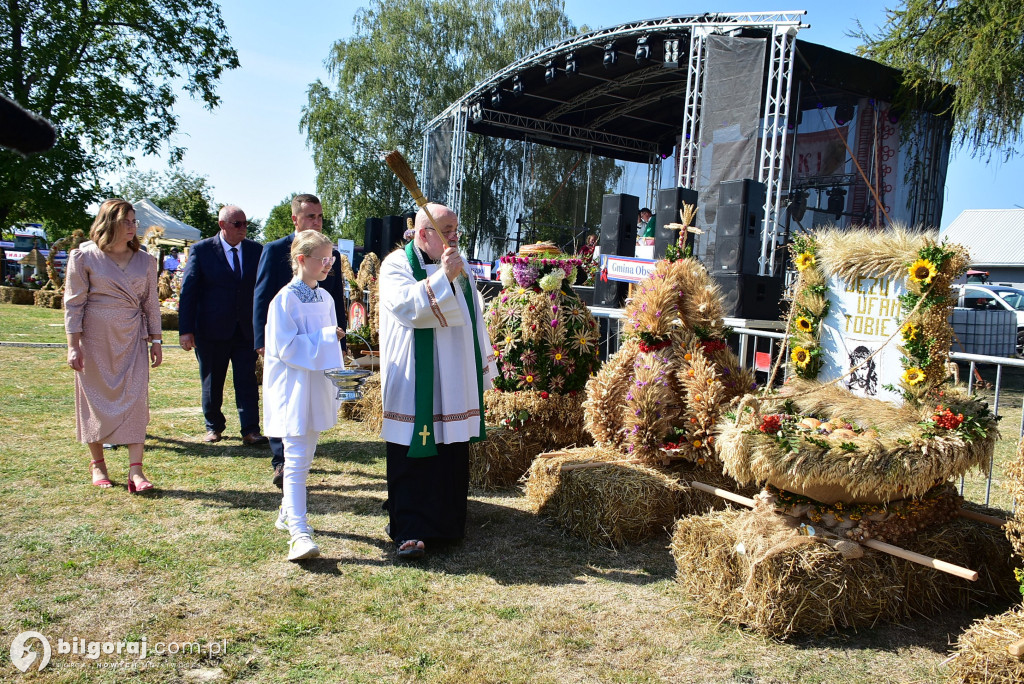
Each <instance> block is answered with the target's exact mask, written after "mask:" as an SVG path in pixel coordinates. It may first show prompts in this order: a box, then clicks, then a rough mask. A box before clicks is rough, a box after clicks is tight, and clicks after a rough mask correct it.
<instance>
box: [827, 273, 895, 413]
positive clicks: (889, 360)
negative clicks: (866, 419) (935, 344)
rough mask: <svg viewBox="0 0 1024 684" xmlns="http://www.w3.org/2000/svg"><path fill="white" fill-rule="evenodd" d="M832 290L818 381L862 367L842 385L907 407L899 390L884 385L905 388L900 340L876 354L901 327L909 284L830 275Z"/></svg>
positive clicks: (854, 391) (893, 280) (874, 278)
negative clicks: (903, 300) (902, 301)
mask: <svg viewBox="0 0 1024 684" xmlns="http://www.w3.org/2000/svg"><path fill="white" fill-rule="evenodd" d="M828 287H829V302H830V307H829V312H828V315H827V316H825V318H824V320H823V321H822V323H821V350H822V353H823V355H824V363H823V365H822V367H821V372H820V373H819V375H818V379H819V380H821V381H822V382H828V381H830V380H834V379H836V378H838V377H841V376H844V375H846V374H847V373H848V372H849V371H850V369H851V368H854V367H855V366H858V365H860V368H858V369H857V370H855V371H854V372H853V374H852V375H850V377H848V378H845V379H844V380H842V381H841V382H840V384H841V385H842V386H843V387H846V388H847V389H849V390H850V391H851V392H853V393H854V394H858V395H860V396H862V397H871V398H874V399H883V400H885V401H890V402H893V403H896V404H900V403H902V402H903V398H902V396H901V395H900V393H899V392H898V391H895V392H894V391H892V390H888V389H885V387H883V385H893V386H898V385H899V379H900V376H901V375H902V373H903V365H902V363H901V362H900V359H901V357H902V356H903V354H902V352H900V350H899V346H898V345H899V344H900V342H901V338H900V336H899V335H896V336H895V337H893V339H892V340H891V341H889V343H888V344H886V345H885V347H884V348H882V350H881V351H880V352H878V354H876V355H875V356H871V355H872V354H873V353H874V352H875V351H876V350H877V349H878V348H879V347H882V345H883V344H884V343H885V341H886V340H888V339H889V337H890V336H892V335H893V333H895V332H896V331H897V330H898V329H899V325H900V295H902V294H905V293H906V291H907V290H906V281H905V280H904V279H902V278H899V279H896V278H888V277H875V276H873V275H868V274H865V275H859V276H857V277H855V278H853V279H852V280H840V279H839V278H836V277H835V276H830V277H829V279H828ZM869 357H871V358H870V360H868V361H867V363H864V362H865V360H867V359H868V358H869ZM861 364H863V365H861Z"/></svg>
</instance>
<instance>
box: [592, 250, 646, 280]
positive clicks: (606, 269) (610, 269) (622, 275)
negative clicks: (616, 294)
mask: <svg viewBox="0 0 1024 684" xmlns="http://www.w3.org/2000/svg"><path fill="white" fill-rule="evenodd" d="M657 265H658V262H657V261H656V260H654V259H637V258H634V257H623V256H615V255H614V254H609V255H607V256H605V255H603V254H602V255H601V276H600V277H601V280H605V281H608V280H615V281H618V282H620V283H639V282H640V281H641V280H645V279H646V278H647V277H648V276H650V275H651V273H653V272H654V269H655V267H656V266H657Z"/></svg>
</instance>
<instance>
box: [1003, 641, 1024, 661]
mask: <svg viewBox="0 0 1024 684" xmlns="http://www.w3.org/2000/svg"><path fill="white" fill-rule="evenodd" d="M1006 650H1007V651H1008V652H1009V654H1010V655H1012V656H1013V657H1015V658H1020V657H1021V656H1022V655H1024V639H1021V640H1020V641H1015V642H1013V643H1012V644H1010V645H1009V646H1007V647H1006Z"/></svg>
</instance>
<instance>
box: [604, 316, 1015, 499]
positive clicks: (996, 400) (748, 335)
mask: <svg viewBox="0 0 1024 684" xmlns="http://www.w3.org/2000/svg"><path fill="white" fill-rule="evenodd" d="M591 312H592V313H593V314H594V317H595V318H597V319H598V321H599V322H600V324H601V328H600V329H601V341H600V350H601V359H602V360H606V359H607V358H608V357H610V356H611V355H612V354H614V353H615V352H616V351H617V350H618V347H619V338H620V335H621V334H622V333H623V323H622V319H623V316H624V312H623V310H622V309H608V308H602V307H591ZM726 322H727V323H728V320H727V321H726ZM732 332H733V339H732V340H731V341H732V342H733V349H734V351H736V353H737V356H738V357H739V361H740V365H741V366H742V367H743V368H753V369H754V370H755V372H756V373H757V374H758V376H757V377H758V381H759V382H767V379H768V373H770V371H771V368H772V367H773V365H774V364H775V362H776V361H777V359H778V355H779V354H780V353H781V354H784V353H785V349H786V345H785V339H786V337H787V336H786V334H785V333H783V332H779V331H775V330H759V329H756V328H746V327H734V328H733V329H732ZM949 358H950V359H951V360H953V361H956V362H958V363H965V364H969V367H968V377H967V393H968V395H969V396H974V395H975V392H976V390H977V389H978V387H977V385H978V383H977V382H976V380H977V379H979V378H980V373H979V371H978V368H979V366H980V367H983V368H986V369H990V368H991V367H993V366H994V367H995V381H994V382H993V383H992V393H993V394H992V399H991V406H990V408H991V409H992V413H993V415H995V416H999V415H1000V413H999V409H1000V401H1001V399H1002V395H1003V393H1004V388H1003V369H1004V368H1020V369H1024V359H1015V358H1010V357H1004V356H982V355H980V354H965V353H962V352H951V353H950V355H949ZM784 379H785V364H784V363H782V364H780V370H779V374H778V376H777V378H776V382H782V381H783V380H784ZM986 384H987V383H986ZM1022 389H1024V388H1022ZM1022 436H1024V397H1022V399H1021V420H1020V424H1019V425H1018V426H1017V439H1018V440H1020V439H1021V437H1022ZM1003 438H1004V439H1006V435H1005V434H1004V435H1003ZM994 467H995V459H994V458H993V459H992V460H990V461H989V467H988V473H987V474H986V479H985V501H984V504H985V505H986V506H988V505H989V504H990V502H991V500H992V479H993V470H994ZM964 484H965V481H964V478H960V493H961V494H963V493H964ZM977 503H981V502H977ZM1015 505H1016V502H1014V506H1015Z"/></svg>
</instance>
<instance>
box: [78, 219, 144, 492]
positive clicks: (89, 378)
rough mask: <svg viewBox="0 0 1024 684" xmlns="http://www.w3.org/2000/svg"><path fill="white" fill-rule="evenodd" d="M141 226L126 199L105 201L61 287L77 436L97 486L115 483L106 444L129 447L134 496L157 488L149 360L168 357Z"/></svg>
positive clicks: (130, 489)
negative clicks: (145, 449) (145, 451)
mask: <svg viewBox="0 0 1024 684" xmlns="http://www.w3.org/2000/svg"><path fill="white" fill-rule="evenodd" d="M137 228H138V221H136V220H135V209H134V208H133V207H132V205H131V204H129V203H128V202H125V201H124V200H122V199H110V200H106V201H105V202H104V203H103V204H102V205H100V210H99V213H98V214H96V220H95V221H93V223H92V228H91V229H90V231H89V237H90V238H91V240H92V241H91V242H86V243H83V244H82V246H81V247H79V248H78V249H77V250H75V251H73V252H72V253H71V254H70V256H69V257H68V265H67V279H66V281H65V290H64V325H65V328H66V331H67V335H68V365H69V366H70V367H71V368H72V370H74V371H75V418H76V422H77V426H78V441H80V442H84V443H86V444H88V445H89V453H90V455H91V456H92V464H91V465H92V483H93V484H94V485H96V486H97V487H104V488H105V487H110V486H111V482H110V479H109V478H108V476H107V468H106V464H105V463H104V462H103V444H104V443H108V444H126V445H128V463H129V468H128V491H129V492H131V493H133V494H134V493H143V492H152V491H153V485H152V483H150V482H149V480H147V479H146V476H145V475H143V474H142V446H143V443H144V442H145V441H146V425H147V424H148V423H149V364H150V362H152V364H153V368H156V367H157V366H159V365H160V362H161V361H162V360H163V353H162V347H161V343H162V339H161V332H160V299H159V296H158V295H157V263H156V259H154V258H153V257H152V256H150V255H149V254H146V253H145V252H144V251H141V250H140V249H139V238H138V236H137V235H136V229H137ZM147 343H150V344H151V345H152V346H150V347H149V348H148V349H147Z"/></svg>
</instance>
